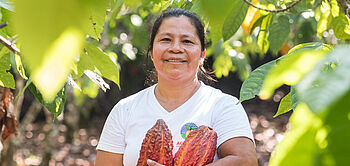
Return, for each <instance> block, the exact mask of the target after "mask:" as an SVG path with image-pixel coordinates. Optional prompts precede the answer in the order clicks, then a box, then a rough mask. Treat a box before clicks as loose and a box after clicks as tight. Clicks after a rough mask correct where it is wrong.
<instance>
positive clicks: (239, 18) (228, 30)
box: [222, 0, 249, 41]
mask: <svg viewBox="0 0 350 166" xmlns="http://www.w3.org/2000/svg"><path fill="white" fill-rule="evenodd" d="M233 6H234V7H233V8H232V9H231V12H230V14H229V15H228V16H227V17H226V20H225V22H224V24H223V27H222V36H223V37H224V40H225V41H226V40H228V39H230V38H231V36H233V35H234V34H235V33H236V32H237V30H238V28H239V27H240V26H241V24H242V23H243V21H244V18H245V16H246V15H247V11H248V7H249V5H248V4H247V3H245V2H244V1H241V0H235V1H233Z"/></svg>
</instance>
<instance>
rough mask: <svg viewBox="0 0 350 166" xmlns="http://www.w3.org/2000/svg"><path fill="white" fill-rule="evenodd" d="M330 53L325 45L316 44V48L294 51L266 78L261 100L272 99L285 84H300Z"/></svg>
mask: <svg viewBox="0 0 350 166" xmlns="http://www.w3.org/2000/svg"><path fill="white" fill-rule="evenodd" d="M328 51H329V48H328V47H327V46H325V45H323V44H319V45H317V44H316V45H315V46H314V48H312V47H311V48H310V47H306V48H300V49H298V50H295V51H294V49H292V51H291V52H290V53H289V54H287V56H284V57H282V58H281V59H279V60H278V61H277V65H276V66H275V67H274V68H272V69H271V71H270V72H269V74H268V75H267V76H266V79H265V80H264V83H263V86H262V88H261V91H260V93H259V96H260V98H261V99H264V100H266V99H268V98H270V97H271V96H272V94H273V92H274V91H275V89H277V88H278V87H280V86H281V85H283V84H286V85H295V84H296V83H298V82H299V81H300V80H301V78H302V77H303V76H304V75H305V74H306V73H308V72H309V71H310V70H311V69H312V68H313V66H314V65H315V64H316V63H317V62H318V61H320V60H321V59H322V58H323V57H324V56H325V55H326V53H327V52H328Z"/></svg>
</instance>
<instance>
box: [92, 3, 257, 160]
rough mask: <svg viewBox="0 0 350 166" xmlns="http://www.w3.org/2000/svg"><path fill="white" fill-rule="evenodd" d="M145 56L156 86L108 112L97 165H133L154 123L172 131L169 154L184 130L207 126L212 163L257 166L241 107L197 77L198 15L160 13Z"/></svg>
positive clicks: (201, 40)
mask: <svg viewBox="0 0 350 166" xmlns="http://www.w3.org/2000/svg"><path fill="white" fill-rule="evenodd" d="M149 54H150V56H151V59H152V61H153V64H154V66H155V69H156V71H157V74H158V75H157V79H158V83H157V84H155V85H153V86H151V87H149V88H146V89H144V90H142V91H140V92H138V93H136V94H134V95H132V96H130V97H127V98H125V99H123V100H121V101H120V102H119V103H118V104H116V106H115V107H114V108H113V109H112V111H111V113H110V115H109V116H108V118H107V120H106V123H105V126H104V129H103V131H102V134H101V138H100V141H99V144H98V146H97V149H98V151H97V156H96V165H97V166H99V165H103V166H106V165H117V166H122V165H124V166H135V165H136V163H137V160H138V156H139V151H140V148H141V144H142V141H143V138H144V136H145V134H146V132H147V130H148V129H150V128H151V127H152V126H153V125H154V124H155V122H156V121H157V119H163V120H164V121H165V122H166V124H167V125H168V127H169V129H170V130H171V133H172V136H173V142H174V149H173V154H175V152H176V151H177V150H178V148H179V147H180V145H181V143H182V142H183V141H184V138H185V136H186V133H185V132H186V130H183V129H186V126H187V127H191V128H196V127H198V126H200V125H207V126H210V127H211V128H213V130H214V131H216V132H217V134H218V140H217V151H216V152H217V153H216V155H215V158H214V162H213V163H211V164H210V165H220V166H225V165H257V158H256V152H255V146H254V141H253V140H254V138H253V135H252V132H251V129H250V126H249V122H248V118H247V115H246V113H245V111H244V109H243V107H242V105H240V104H238V105H237V102H238V100H237V99H236V98H235V97H233V96H230V95H227V94H224V93H222V92H221V91H220V90H217V89H214V88H212V87H210V86H207V85H205V84H204V83H203V82H201V81H200V80H199V79H198V76H197V75H198V72H199V71H200V68H201V67H202V65H203V61H204V57H205V32H204V27H203V24H202V23H201V21H200V20H199V19H198V17H197V16H196V15H194V14H193V13H191V12H188V11H186V10H183V9H171V10H169V11H166V12H164V13H163V14H162V15H161V16H160V17H159V18H158V19H157V20H156V21H155V23H154V26H153V29H152V34H151V41H150V45H149ZM148 164H149V165H151V166H157V165H160V164H158V163H155V162H152V161H150V162H149V163H148Z"/></svg>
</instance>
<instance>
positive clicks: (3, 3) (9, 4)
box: [0, 0, 14, 12]
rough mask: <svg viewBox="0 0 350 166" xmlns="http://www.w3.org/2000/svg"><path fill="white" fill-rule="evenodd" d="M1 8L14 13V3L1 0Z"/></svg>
mask: <svg viewBox="0 0 350 166" xmlns="http://www.w3.org/2000/svg"><path fill="white" fill-rule="evenodd" d="M0 7H2V8H4V9H7V10H10V11H12V12H13V11H14V10H13V9H14V8H13V3H12V2H9V1H6V0H0Z"/></svg>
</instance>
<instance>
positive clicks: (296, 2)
mask: <svg viewBox="0 0 350 166" xmlns="http://www.w3.org/2000/svg"><path fill="white" fill-rule="evenodd" d="M243 1H244V2H245V3H247V4H248V5H250V6H253V7H254V8H257V9H259V10H263V11H267V12H271V13H279V12H285V11H287V10H289V9H290V8H292V7H294V6H295V5H296V4H298V3H299V2H301V1H302V0H297V1H295V2H293V3H292V4H290V5H289V6H287V7H286V8H284V9H275V10H269V9H264V8H261V7H258V6H255V5H254V4H252V3H251V2H249V1H248V0H243Z"/></svg>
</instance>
